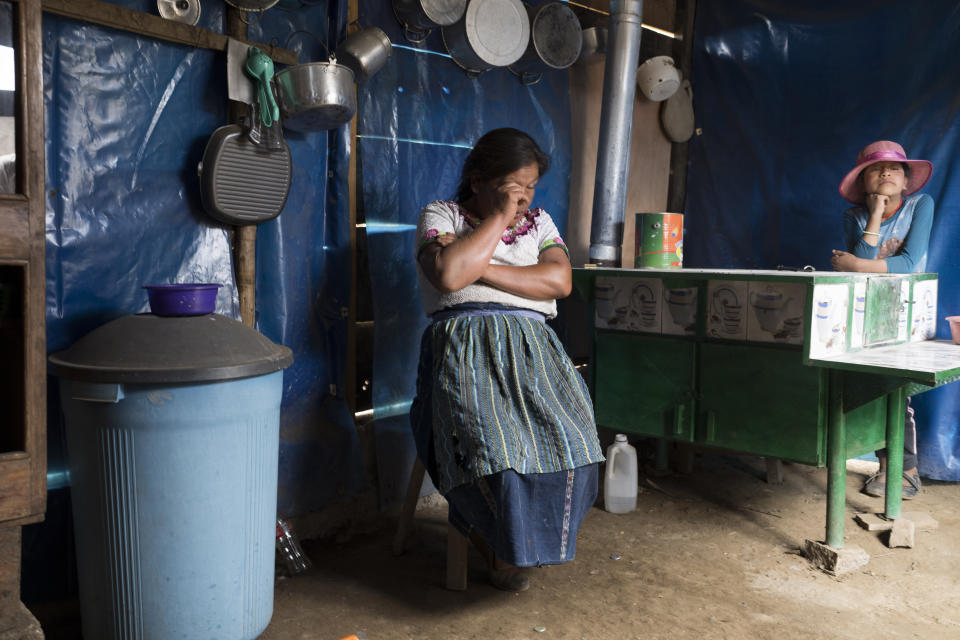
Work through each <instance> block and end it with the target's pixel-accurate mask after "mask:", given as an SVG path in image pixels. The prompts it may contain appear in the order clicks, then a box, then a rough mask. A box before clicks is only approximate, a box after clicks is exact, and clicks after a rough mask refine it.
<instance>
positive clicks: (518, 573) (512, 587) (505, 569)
mask: <svg viewBox="0 0 960 640" xmlns="http://www.w3.org/2000/svg"><path fill="white" fill-rule="evenodd" d="M470 542H472V543H473V546H475V547H476V548H477V551H479V552H480V555H482V556H483V559H484V560H486V562H487V569H488V570H489V573H490V584H492V585H493V586H495V587H496V588H497V589H500V590H502V591H526V590H527V589H529V588H530V578H528V577H527V576H526V575H524V571H523V569H521V568H520V567H515V566H513V565H512V564H509V565H506V563H504V564H505V565H506V566H502V567H499V568H498V567H497V566H496V565H497V562H498V560H497V556H496V554H495V553H494V552H493V549H491V548H490V546H489V545H487V542H486V541H485V540H484V539H483V538H481V537H480V536H479V535H477V532H476V531H471V532H470Z"/></svg>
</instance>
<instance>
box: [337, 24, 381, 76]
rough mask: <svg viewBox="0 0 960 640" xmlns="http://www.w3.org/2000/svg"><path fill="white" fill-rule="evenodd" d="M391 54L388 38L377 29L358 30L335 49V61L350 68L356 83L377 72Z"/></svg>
mask: <svg viewBox="0 0 960 640" xmlns="http://www.w3.org/2000/svg"><path fill="white" fill-rule="evenodd" d="M392 52H393V45H392V44H391V43H390V38H389V37H387V34H386V33H384V32H383V30H382V29H378V28H377V27H366V28H364V29H360V30H359V31H357V32H356V33H353V34H351V35H349V36H347V37H346V39H344V41H343V42H341V43H340V46H338V47H337V60H339V61H340V63H341V64H343V65H344V66H347V67H350V69H351V70H352V71H353V75H354V77H355V78H356V80H357V83H360V82H364V81H365V80H366V79H367V78H369V77H370V76H372V75H373V74H375V73H376V72H377V71H379V70H380V69H381V68H382V67H383V65H385V64H386V63H387V58H389V57H390V54H391V53H392Z"/></svg>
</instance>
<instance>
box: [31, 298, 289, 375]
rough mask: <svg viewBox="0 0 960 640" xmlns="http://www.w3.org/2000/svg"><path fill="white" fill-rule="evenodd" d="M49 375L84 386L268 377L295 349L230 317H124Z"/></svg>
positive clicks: (56, 358) (56, 362) (54, 363)
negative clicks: (292, 349) (271, 339)
mask: <svg viewBox="0 0 960 640" xmlns="http://www.w3.org/2000/svg"><path fill="white" fill-rule="evenodd" d="M49 363H50V366H49V371H50V373H53V374H55V375H58V376H61V377H64V378H70V379H71V380H80V381H83V382H124V383H145V384H156V383H171V382H209V381H216V380H233V379H236V378H249V377H253V376H259V375H265V374H268V373H273V372H274V371H280V370H281V369H286V368H287V367H289V366H290V365H291V364H292V363H293V352H292V351H290V349H289V348H287V347H284V346H282V345H278V344H275V343H273V342H271V341H270V340H269V339H268V338H267V337H266V336H264V335H263V334H261V333H259V332H258V331H255V330H254V329H251V328H250V327H247V326H246V325H244V324H242V323H240V322H237V321H236V320H233V319H231V318H228V317H226V316H222V315H218V314H215V313H210V314H206V315H201V316H186V317H179V318H165V317H161V316H155V315H152V314H149V313H144V314H138V315H131V316H124V317H122V318H118V319H116V320H114V321H112V322H108V323H107V324H105V325H103V326H102V327H99V328H97V329H94V330H93V331H91V332H90V333H88V334H87V335H86V336H84V337H83V338H81V339H80V340H78V341H77V342H76V343H74V344H73V345H72V346H71V347H70V348H68V349H65V350H63V351H58V352H57V353H54V354H52V355H50V357H49Z"/></svg>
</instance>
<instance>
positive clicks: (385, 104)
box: [357, 0, 570, 502]
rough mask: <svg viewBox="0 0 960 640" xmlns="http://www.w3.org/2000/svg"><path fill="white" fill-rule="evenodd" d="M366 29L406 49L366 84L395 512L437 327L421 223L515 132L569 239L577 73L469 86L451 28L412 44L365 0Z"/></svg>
mask: <svg viewBox="0 0 960 640" xmlns="http://www.w3.org/2000/svg"><path fill="white" fill-rule="evenodd" d="M532 4H539V3H536V2H535V3H532ZM360 24H361V26H376V27H379V28H381V29H383V30H384V31H385V32H386V33H387V35H388V36H389V38H390V40H391V42H392V43H393V44H394V48H393V54H392V56H391V57H390V59H389V61H388V63H387V64H386V66H385V67H384V68H383V69H381V70H380V71H379V72H378V73H377V74H376V75H374V76H372V77H371V78H370V79H369V80H368V81H367V82H366V83H364V84H362V85H361V86H360V93H359V110H360V111H359V114H360V115H359V117H358V119H357V122H358V138H359V144H358V146H359V152H358V161H359V163H360V175H361V181H360V183H361V184H362V194H361V195H362V207H363V211H364V214H365V218H366V224H367V227H366V233H367V246H368V255H369V269H370V279H371V295H372V299H373V307H374V316H375V325H374V328H375V346H374V371H373V402H374V411H375V416H376V418H377V419H376V422H375V433H376V442H377V450H378V456H377V458H378V464H379V465H380V478H381V497H382V499H383V501H384V502H389V501H390V500H391V498H395V497H397V496H399V494H400V493H401V492H402V489H403V488H404V487H405V482H406V475H405V474H407V473H409V468H410V467H409V465H410V462H411V460H412V457H413V449H412V437H411V435H410V427H409V421H408V419H407V411H408V409H409V405H410V401H411V399H412V398H413V395H414V386H415V382H416V364H417V359H418V356H419V348H420V336H421V333H422V331H423V328H424V327H425V326H426V324H427V318H426V317H425V315H424V312H423V308H422V306H421V304H420V293H419V289H418V285H417V277H416V270H415V264H414V260H413V256H414V229H415V227H416V223H417V216H418V214H419V212H420V210H421V209H422V208H423V206H424V205H426V204H427V203H429V202H431V201H433V200H441V199H451V198H452V197H453V195H454V191H455V190H456V186H457V183H458V182H459V176H460V167H461V165H462V163H463V160H464V158H466V155H467V153H469V150H470V148H471V146H472V145H473V143H474V142H475V141H476V140H477V138H479V137H480V136H481V135H482V134H483V133H484V132H486V131H488V130H490V129H495V128H498V127H514V128H517V129H521V130H524V131H526V132H527V133H529V134H530V135H531V136H532V137H533V138H534V139H535V140H536V141H537V142H538V143H539V144H540V146H541V147H543V149H544V150H545V151H546V152H547V153H548V154H550V156H551V160H552V166H551V168H550V170H549V171H548V172H547V173H546V174H545V175H544V176H543V178H542V179H541V180H540V182H539V184H538V187H537V193H536V197H535V204H536V205H537V206H541V207H543V208H544V209H546V210H547V212H548V213H549V214H550V215H551V216H552V217H553V218H554V219H555V221H556V222H557V226H558V227H559V228H560V231H561V233H562V232H563V231H564V230H565V227H566V221H567V213H568V209H569V182H570V96H569V80H568V74H567V71H550V72H548V73H544V74H543V76H542V79H541V80H540V82H538V83H536V84H533V85H530V86H525V85H524V84H522V83H521V82H520V79H519V77H518V76H516V75H514V74H513V73H512V72H511V71H509V70H508V69H506V68H495V69H491V70H489V71H486V72H485V73H483V74H481V75H480V76H479V77H477V78H472V77H469V76H468V75H467V73H466V72H465V71H464V70H463V69H461V68H460V67H459V66H458V65H457V64H456V63H455V62H454V61H453V60H452V59H451V58H450V57H449V56H448V55H447V53H446V48H445V46H444V44H443V41H442V40H441V34H440V30H439V29H437V30H434V31H433V32H432V33H431V34H430V36H429V37H428V38H427V39H426V40H425V41H424V42H423V43H421V44H414V43H412V42H410V41H408V40H407V39H406V38H405V37H404V35H403V29H402V28H401V26H400V24H399V22H398V21H397V19H396V17H395V16H394V14H393V11H392V7H391V4H390V3H389V2H381V1H376V2H375V1H373V0H362V1H361V3H360ZM381 454H382V455H381Z"/></svg>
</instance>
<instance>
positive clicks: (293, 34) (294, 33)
mask: <svg viewBox="0 0 960 640" xmlns="http://www.w3.org/2000/svg"><path fill="white" fill-rule="evenodd" d="M298 33H305V34H307V35H308V36H310V37H311V38H313V39H314V41H315V42H317V43H318V44H319V45H320V46H321V47H323V50H324V51H325V52H326V53H327V58H330V49H329V48H328V47H327V43H325V42H324V41H323V40H321V39H320V38H318V37H317V34H315V33H313V32H312V31H307V30H306V29H297V30H296V31H293V32H291V33H290V35H289V36H287V40H286V42H284V43H283V48H284V49H289V48H290V40H291V39H293V36H295V35H297V34H298Z"/></svg>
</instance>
